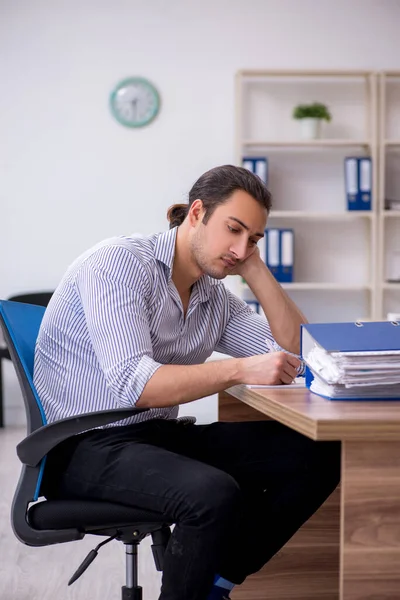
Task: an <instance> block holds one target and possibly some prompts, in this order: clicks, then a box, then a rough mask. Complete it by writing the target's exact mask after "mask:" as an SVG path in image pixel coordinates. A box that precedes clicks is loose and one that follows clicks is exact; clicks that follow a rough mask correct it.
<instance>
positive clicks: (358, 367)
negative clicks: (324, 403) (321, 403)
mask: <svg viewBox="0 0 400 600" xmlns="http://www.w3.org/2000/svg"><path fill="white" fill-rule="evenodd" d="M305 362H306V364H307V365H308V367H309V368H310V370H311V372H312V374H313V376H314V379H313V381H312V383H311V385H310V390H311V391H312V392H315V393H316V394H320V395H321V396H326V397H327V398H365V399H368V398H399V399H400V350H390V351H387V350H384V351H363V352H327V351H326V350H324V349H323V348H321V347H320V346H317V345H315V346H314V347H313V348H311V349H310V351H309V352H308V354H307V356H306V357H305Z"/></svg>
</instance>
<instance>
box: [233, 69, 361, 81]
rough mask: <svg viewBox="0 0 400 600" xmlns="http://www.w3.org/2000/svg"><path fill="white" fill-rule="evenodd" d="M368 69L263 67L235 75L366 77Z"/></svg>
mask: <svg viewBox="0 0 400 600" xmlns="http://www.w3.org/2000/svg"><path fill="white" fill-rule="evenodd" d="M370 74H371V72H370V71H365V70H360V71H355V70H354V71H353V70H343V71H341V70H340V69H337V70H335V69H332V70H327V71H323V70H314V71H313V70H306V69H304V70H298V71H294V70H293V69H286V70H284V69H283V70H278V69H276V70H274V69H271V70H270V71H266V70H265V69H241V70H239V71H238V72H237V75H239V76H242V77H321V78H324V79H325V78H330V77H335V78H336V77H350V78H353V77H354V78H358V77H368V75H370Z"/></svg>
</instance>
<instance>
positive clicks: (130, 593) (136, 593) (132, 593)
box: [121, 585, 142, 600]
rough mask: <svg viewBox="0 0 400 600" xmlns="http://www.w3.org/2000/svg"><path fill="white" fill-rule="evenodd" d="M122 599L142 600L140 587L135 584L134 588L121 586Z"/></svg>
mask: <svg viewBox="0 0 400 600" xmlns="http://www.w3.org/2000/svg"><path fill="white" fill-rule="evenodd" d="M121 591H122V600H142V588H141V587H140V585H137V586H136V587H134V588H127V587H126V586H125V585H124V587H123V588H122V590H121Z"/></svg>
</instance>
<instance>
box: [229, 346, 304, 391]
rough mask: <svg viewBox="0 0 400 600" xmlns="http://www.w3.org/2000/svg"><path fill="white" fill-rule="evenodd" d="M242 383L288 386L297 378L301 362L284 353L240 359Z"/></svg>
mask: <svg viewBox="0 0 400 600" xmlns="http://www.w3.org/2000/svg"><path fill="white" fill-rule="evenodd" d="M240 360H241V361H242V364H241V368H242V369H243V375H242V379H243V381H242V383H245V384H250V385H251V384H253V385H279V384H282V383H285V384H288V383H292V381H293V380H294V379H295V377H297V369H298V367H299V366H300V364H301V361H300V360H299V359H298V358H296V357H295V356H292V355H291V354H287V353H286V352H270V353H268V354H257V355H256V356H249V357H246V358H242V359H240Z"/></svg>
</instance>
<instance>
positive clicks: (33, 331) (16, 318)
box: [0, 300, 46, 434]
mask: <svg viewBox="0 0 400 600" xmlns="http://www.w3.org/2000/svg"><path fill="white" fill-rule="evenodd" d="M45 310H46V309H45V307H44V306H37V305H32V304H25V303H21V302H12V301H10V300H2V301H0V320H1V324H2V328H3V333H4V337H5V340H6V343H7V347H8V350H9V352H10V355H11V359H12V361H13V364H14V367H15V370H16V373H17V377H18V379H19V383H20V386H21V390H22V394H23V398H24V403H25V411H26V418H27V433H28V434H30V433H32V431H35V430H36V429H38V428H39V427H41V426H42V425H45V424H46V417H45V414H44V411H43V407H42V403H41V402H40V399H39V396H38V394H37V391H36V389H35V386H34V385H33V362H34V355H35V344H36V339H37V336H38V333H39V328H40V324H41V322H42V319H43V315H44V312H45Z"/></svg>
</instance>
